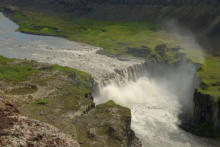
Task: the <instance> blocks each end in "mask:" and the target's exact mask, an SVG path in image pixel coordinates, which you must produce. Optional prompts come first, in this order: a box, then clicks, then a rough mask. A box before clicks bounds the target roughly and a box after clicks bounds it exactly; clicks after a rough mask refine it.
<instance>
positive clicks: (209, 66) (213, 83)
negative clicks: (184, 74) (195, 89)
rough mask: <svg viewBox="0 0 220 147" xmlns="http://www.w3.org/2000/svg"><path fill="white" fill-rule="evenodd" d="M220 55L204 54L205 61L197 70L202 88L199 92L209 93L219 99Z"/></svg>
mask: <svg viewBox="0 0 220 147" xmlns="http://www.w3.org/2000/svg"><path fill="white" fill-rule="evenodd" d="M219 67H220V57H218V56H213V55H210V54H206V56H205V62H204V64H203V66H202V67H201V70H200V71H199V72H198V75H199V77H200V79H201V83H202V88H200V89H199V91H200V92H202V93H205V94H209V95H211V96H213V97H214V98H215V100H219V99H220V68H219Z"/></svg>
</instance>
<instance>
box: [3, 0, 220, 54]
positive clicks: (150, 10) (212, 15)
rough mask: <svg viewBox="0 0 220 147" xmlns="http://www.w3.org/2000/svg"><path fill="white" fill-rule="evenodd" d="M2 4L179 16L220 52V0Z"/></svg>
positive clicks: (124, 16) (104, 14)
mask: <svg viewBox="0 0 220 147" xmlns="http://www.w3.org/2000/svg"><path fill="white" fill-rule="evenodd" d="M0 5H2V6H3V5H4V6H16V7H21V8H31V9H37V10H39V11H49V12H56V13H64V12H65V13H70V14H71V15H73V17H79V16H84V17H89V18H95V19H105V20H106V19H107V20H147V21H151V22H156V23H162V22H164V21H166V20H169V19H176V20H178V21H179V22H180V23H181V24H183V25H186V26H187V27H189V28H190V29H191V30H192V31H194V32H195V34H196V35H197V37H198V39H199V40H200V42H201V43H202V44H203V45H204V46H205V47H206V48H209V49H210V50H211V51H212V52H214V53H217V54H219V52H220V43H219V41H218V40H219V39H220V15H219V14H220V1H219V0H212V1H210V0H31V1H30V0H1V1H0Z"/></svg>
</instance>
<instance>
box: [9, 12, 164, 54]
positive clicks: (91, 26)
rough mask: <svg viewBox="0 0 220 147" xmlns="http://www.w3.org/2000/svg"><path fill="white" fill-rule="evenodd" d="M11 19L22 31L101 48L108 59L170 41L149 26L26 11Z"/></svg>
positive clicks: (16, 14)
mask: <svg viewBox="0 0 220 147" xmlns="http://www.w3.org/2000/svg"><path fill="white" fill-rule="evenodd" d="M9 16H10V17H11V18H12V19H13V20H15V21H16V22H17V23H18V24H19V26H20V27H19V31H22V32H27V33H35V34H46V35H56V36H63V37H65V38H67V39H69V40H75V41H80V42H84V43H89V44H91V45H95V46H99V47H102V48H104V49H105V51H106V53H107V54H109V55H120V56H133V55H134V56H135V54H130V53H129V52H128V49H129V48H141V47H142V46H147V47H148V48H151V49H153V48H154V47H156V46H157V45H158V44H161V43H164V42H167V41H168V39H167V38H165V37H164V36H163V35H164V34H163V32H161V31H159V30H158V29H157V26H156V25H155V24H152V23H149V22H141V21H136V22H134V21H101V20H92V19H87V18H78V19H72V18H71V17H69V16H67V15H62V14H59V15H58V14H56V15H55V14H51V13H39V12H34V11H27V10H22V11H16V12H14V13H13V14H10V15H9ZM45 24H47V25H46V26H45ZM146 51H147V50H146Z"/></svg>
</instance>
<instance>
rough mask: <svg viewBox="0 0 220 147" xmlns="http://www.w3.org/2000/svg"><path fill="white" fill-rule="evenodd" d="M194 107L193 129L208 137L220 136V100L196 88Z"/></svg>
mask: <svg viewBox="0 0 220 147" xmlns="http://www.w3.org/2000/svg"><path fill="white" fill-rule="evenodd" d="M194 107H195V108H194V128H193V131H194V132H195V133H198V134H199V135H203V136H208V137H216V136H220V133H219V130H220V101H219V100H218V101H217V102H216V101H215V100H214V98H213V97H212V96H210V95H208V94H203V93H201V92H200V91H199V90H198V89H196V90H195V93H194Z"/></svg>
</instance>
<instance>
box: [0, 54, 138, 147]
mask: <svg viewBox="0 0 220 147" xmlns="http://www.w3.org/2000/svg"><path fill="white" fill-rule="evenodd" d="M5 71H7V72H5ZM0 73H1V74H0V95H1V97H2V98H3V99H2V100H1V103H0V120H3V121H0V137H1V138H0V140H1V142H0V146H1V145H2V146H4V145H5V144H9V143H8V142H10V144H12V146H13V145H14V143H17V144H18V145H24V146H28V145H29V146H31V145H33V146H53V145H54V146H68V145H69V144H70V145H71V146H73V145H74V143H75V144H76V146H78V145H80V146H82V147H87V146H90V147H99V146H106V147H112V146H114V147H121V146H123V147H130V146H140V145H141V144H140V142H139V141H138V139H137V138H136V137H135V134H134V132H133V131H132V130H131V127H130V123H131V112H130V110H129V109H127V108H124V107H121V106H119V105H116V104H115V103H114V102H112V101H110V102H107V103H104V104H102V105H97V106H95V104H94V102H93V97H92V95H91V92H92V85H93V79H92V78H91V76H90V75H89V74H87V73H84V72H81V71H78V70H76V69H72V68H69V67H62V66H58V65H51V64H43V63H38V62H34V61H26V60H18V59H8V58H5V57H2V56H0ZM6 100H9V101H11V102H13V103H14V104H15V106H16V107H17V109H16V108H15V106H14V105H13V104H11V103H10V102H8V101H6ZM18 110H19V111H20V114H21V115H22V116H21V115H19V113H18ZM23 116H25V117H23ZM29 118H31V119H29ZM32 119H34V120H32ZM35 120H37V121H35ZM42 122H45V123H48V124H50V125H53V126H55V127H56V128H58V129H60V131H62V132H63V133H65V134H68V135H70V136H68V135H64V134H63V133H61V132H60V131H58V129H55V128H54V127H52V126H50V125H48V124H45V123H42ZM73 139H74V140H76V141H77V142H78V143H79V144H77V142H76V141H74V140H73ZM50 143H51V144H50Z"/></svg>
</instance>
